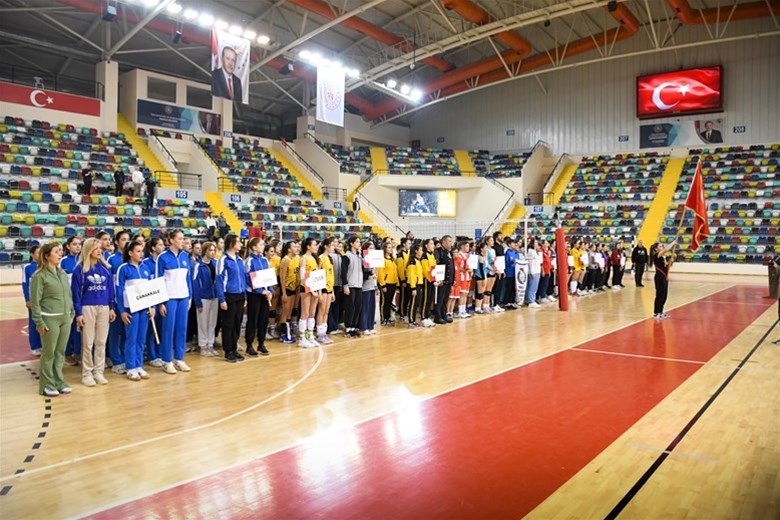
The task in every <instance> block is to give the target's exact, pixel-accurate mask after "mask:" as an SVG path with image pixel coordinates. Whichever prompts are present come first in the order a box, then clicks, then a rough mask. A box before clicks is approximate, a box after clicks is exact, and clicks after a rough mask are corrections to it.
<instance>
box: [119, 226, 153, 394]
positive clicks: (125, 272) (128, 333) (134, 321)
mask: <svg viewBox="0 0 780 520" xmlns="http://www.w3.org/2000/svg"><path fill="white" fill-rule="evenodd" d="M143 257H144V246H143V244H141V243H140V242H132V243H131V244H130V245H128V246H127V250H126V251H125V256H124V258H125V263H123V264H122V265H120V266H119V269H117V302H118V307H119V309H120V310H121V311H122V323H123V324H124V325H125V345H124V354H125V367H126V368H127V378H128V379H130V380H131V381H139V380H141V379H149V374H147V373H146V370H144V367H143V365H144V347H145V346H146V329H147V328H148V327H149V318H154V307H149V308H148V309H141V310H139V311H136V312H130V304H129V302H128V300H127V293H126V291H127V288H128V287H130V286H132V285H134V284H137V283H139V282H142V281H144V280H151V279H152V273H150V272H149V268H148V267H147V266H146V265H144V264H143V263H142V260H143Z"/></svg>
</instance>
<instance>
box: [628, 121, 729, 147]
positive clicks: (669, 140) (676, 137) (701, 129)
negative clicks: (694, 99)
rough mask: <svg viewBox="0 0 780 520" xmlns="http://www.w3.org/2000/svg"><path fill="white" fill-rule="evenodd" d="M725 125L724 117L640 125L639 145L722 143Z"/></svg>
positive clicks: (662, 145) (665, 145) (664, 145)
mask: <svg viewBox="0 0 780 520" xmlns="http://www.w3.org/2000/svg"><path fill="white" fill-rule="evenodd" d="M725 127H726V121H725V120H724V119H723V118H717V119H693V120H690V121H676V122H674V123H656V124H648V125H640V126H639V147H640V148H664V147H668V146H707V145H710V144H721V143H723V142H724V136H725V134H726V129H725Z"/></svg>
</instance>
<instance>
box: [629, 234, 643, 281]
mask: <svg viewBox="0 0 780 520" xmlns="http://www.w3.org/2000/svg"><path fill="white" fill-rule="evenodd" d="M631 263H632V264H633V265H634V281H635V282H636V286H637V287H644V284H642V275H644V274H645V266H647V248H646V247H645V246H644V245H643V244H642V241H641V240H640V241H639V242H637V244H636V247H634V250H633V251H632V252H631Z"/></svg>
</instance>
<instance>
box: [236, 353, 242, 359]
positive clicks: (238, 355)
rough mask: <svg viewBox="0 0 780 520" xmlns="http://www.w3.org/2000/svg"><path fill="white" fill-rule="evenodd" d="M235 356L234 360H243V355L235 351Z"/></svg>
mask: <svg viewBox="0 0 780 520" xmlns="http://www.w3.org/2000/svg"><path fill="white" fill-rule="evenodd" d="M235 356H236V361H243V360H244V356H242V355H241V354H239V353H236V354H235Z"/></svg>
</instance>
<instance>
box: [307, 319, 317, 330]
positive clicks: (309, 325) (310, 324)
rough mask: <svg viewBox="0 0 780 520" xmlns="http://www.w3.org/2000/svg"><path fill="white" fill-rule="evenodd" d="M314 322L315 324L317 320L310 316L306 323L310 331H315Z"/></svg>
mask: <svg viewBox="0 0 780 520" xmlns="http://www.w3.org/2000/svg"><path fill="white" fill-rule="evenodd" d="M314 324H315V320H314V318H309V319H308V320H306V325H307V328H308V329H309V330H310V331H312V332H314Z"/></svg>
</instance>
